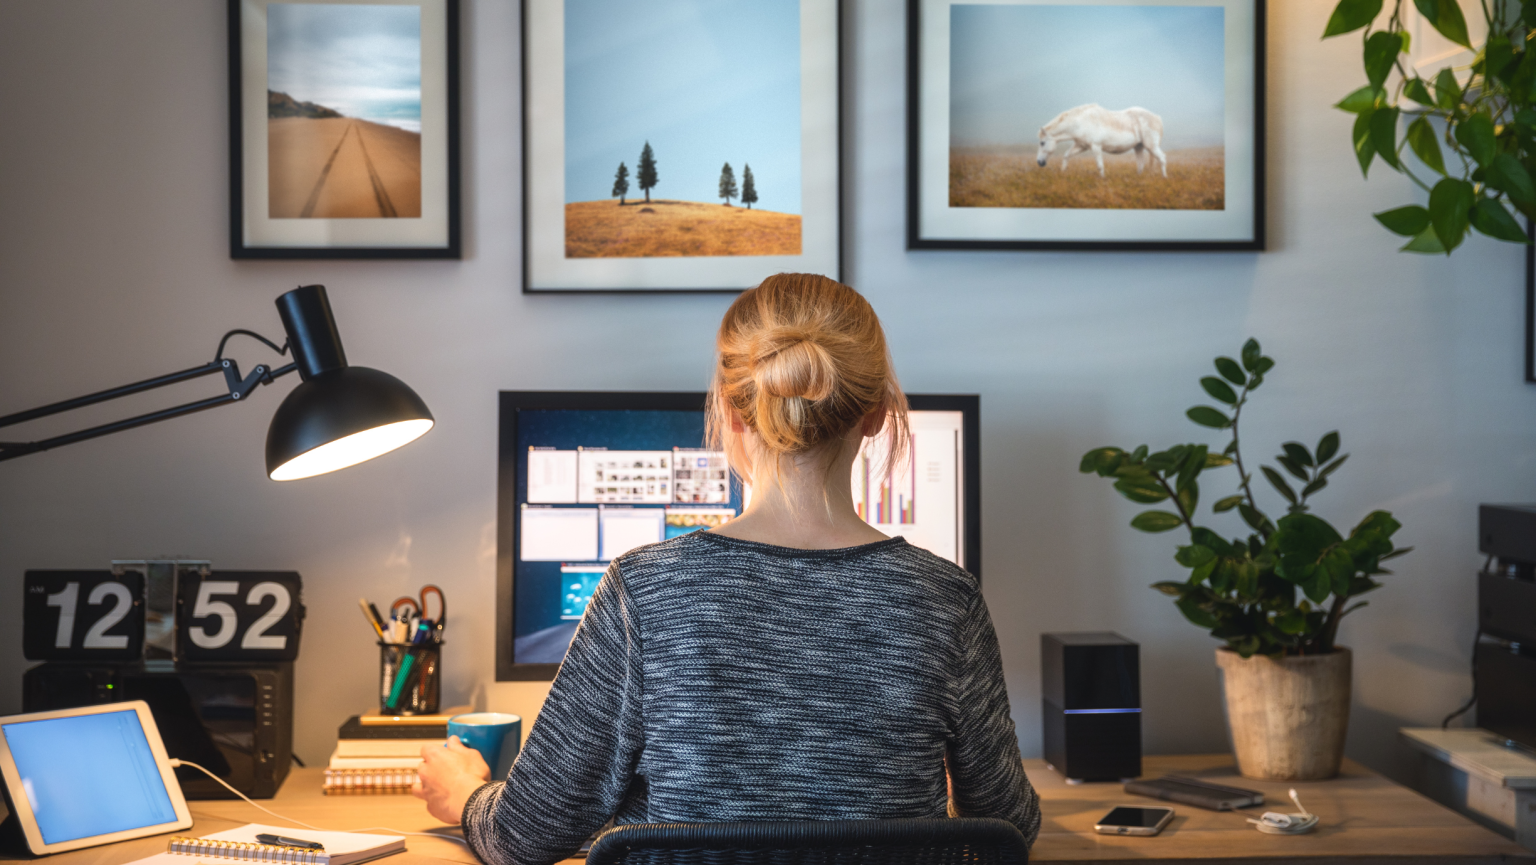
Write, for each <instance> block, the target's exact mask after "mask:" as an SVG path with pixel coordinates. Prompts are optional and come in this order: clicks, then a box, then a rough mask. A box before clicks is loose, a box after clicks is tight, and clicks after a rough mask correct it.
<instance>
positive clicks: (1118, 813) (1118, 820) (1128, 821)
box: [1099, 807, 1170, 829]
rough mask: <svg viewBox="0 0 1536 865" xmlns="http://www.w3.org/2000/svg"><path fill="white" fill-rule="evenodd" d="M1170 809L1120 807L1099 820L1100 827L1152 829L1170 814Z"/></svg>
mask: <svg viewBox="0 0 1536 865" xmlns="http://www.w3.org/2000/svg"><path fill="white" fill-rule="evenodd" d="M1169 810H1170V809H1168V808H1126V807H1120V808H1116V809H1114V810H1113V811H1110V812H1109V813H1108V814H1105V815H1104V817H1103V819H1101V820H1099V825H1100V826H1130V827H1133V828H1135V827H1140V828H1146V829H1151V828H1153V827H1155V826H1157V824H1158V822H1159V821H1161V820H1162V819H1163V816H1164V815H1165V814H1167V813H1168V811H1169Z"/></svg>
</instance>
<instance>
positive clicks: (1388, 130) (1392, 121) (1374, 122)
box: [1362, 34, 1402, 169]
mask: <svg viewBox="0 0 1536 865" xmlns="http://www.w3.org/2000/svg"><path fill="white" fill-rule="evenodd" d="M1377 35H1381V34H1377ZM1397 115H1398V110H1397V107H1396V106H1392V107H1388V108H1378V109H1376V111H1375V112H1373V113H1372V114H1371V120H1370V123H1371V144H1372V146H1374V147H1375V148H1376V152H1377V153H1379V154H1381V158H1382V161H1384V162H1386V163H1387V164H1388V165H1390V166H1392V167H1393V168H1399V169H1400V168H1401V167H1402V166H1401V165H1400V164H1398V161H1397ZM1362 116H1363V115H1362Z"/></svg>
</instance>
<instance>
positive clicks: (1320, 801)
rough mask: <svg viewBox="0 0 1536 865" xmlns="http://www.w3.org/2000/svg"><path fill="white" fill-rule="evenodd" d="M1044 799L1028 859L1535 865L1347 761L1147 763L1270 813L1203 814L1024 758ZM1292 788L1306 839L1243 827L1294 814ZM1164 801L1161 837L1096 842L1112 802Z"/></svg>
mask: <svg viewBox="0 0 1536 865" xmlns="http://www.w3.org/2000/svg"><path fill="white" fill-rule="evenodd" d="M1024 767H1025V769H1026V770H1027V771H1028V773H1029V779H1030V781H1032V782H1033V783H1034V785H1035V789H1036V790H1038V791H1039V792H1040V799H1041V810H1042V811H1043V812H1044V814H1045V821H1044V823H1043V824H1042V825H1041V827H1040V837H1039V839H1038V840H1037V841H1036V842H1035V847H1034V849H1033V850H1032V851H1030V861H1031V862H1123V861H1130V860H1138V859H1156V860H1158V861H1159V862H1169V863H1199V865H1223V863H1229V862H1236V861H1242V860H1248V859H1257V860H1260V861H1261V862H1263V863H1265V865H1280V863H1291V862H1295V863H1313V865H1321V863H1325V862H1326V863H1329V865H1337V863H1345V862H1349V863H1360V865H1386V863H1392V865H1399V863H1402V865H1407V863H1423V865H1429V863H1458V865H1471V863H1479V865H1484V863H1494V862H1509V861H1517V862H1525V863H1531V862H1536V859H1533V858H1532V854H1531V853H1530V852H1529V851H1527V850H1525V849H1524V848H1522V847H1519V846H1516V845H1515V844H1514V842H1512V841H1508V840H1506V839H1504V838H1503V837H1501V836H1499V835H1496V834H1494V833H1493V832H1490V831H1488V830H1487V829H1484V828H1483V827H1481V826H1478V825H1477V824H1475V823H1473V822H1472V821H1470V820H1468V819H1467V818H1465V817H1463V816H1461V815H1460V814H1457V813H1456V812H1454V811H1451V810H1450V809H1448V808H1445V807H1443V806H1441V805H1438V804H1436V803H1435V802H1432V801H1430V800H1429V799H1427V798H1425V797H1424V796H1421V795H1419V794H1418V793H1415V792H1413V791H1412V790H1409V789H1408V788H1406V787H1402V786H1399V785H1398V784H1394V783H1393V782H1391V781H1389V780H1387V779H1386V778H1383V777H1382V776H1380V775H1377V774H1376V773H1374V772H1372V771H1370V770H1369V769H1366V768H1365V767H1363V766H1361V765H1359V764H1358V763H1355V762H1353V761H1350V760H1345V761H1344V771H1343V772H1342V773H1341V774H1340V776H1339V777H1338V778H1335V779H1333V780H1331V781H1313V782H1309V783H1287V782H1284V781H1253V780H1249V779H1247V778H1243V777H1242V776H1240V775H1238V774H1237V769H1236V766H1235V765H1234V764H1233V762H1232V757H1231V755H1230V754H1204V755H1199V756H1185V757H1147V758H1145V759H1144V760H1143V761H1142V771H1143V772H1145V773H1146V777H1149V778H1155V777H1158V776H1160V775H1170V774H1179V775H1192V776H1194V777H1198V778H1205V779H1208V780H1211V781H1213V782H1215V783H1218V784H1227V785H1230V786H1234V787H1245V788H1247V789H1250V790H1260V791H1262V792H1263V793H1264V798H1265V806H1264V807H1262V808H1247V809H1244V810H1243V811H1235V812H1234V811H1206V810H1204V809H1201V808H1194V807H1191V806H1188V805H1180V804H1178V803H1175V802H1167V803H1158V802H1157V801H1156V800H1153V799H1147V798H1144V797H1140V796H1129V795H1127V794H1126V793H1125V791H1124V790H1123V789H1122V788H1121V785H1119V784H1081V785H1078V786H1071V785H1069V784H1067V783H1066V781H1064V780H1063V779H1062V777H1061V776H1060V775H1058V774H1057V773H1056V772H1055V771H1053V770H1051V769H1049V768H1047V767H1046V765H1045V763H1044V762H1043V761H1040V760H1025V761H1024ZM1291 787H1295V788H1296V793H1297V795H1299V796H1300V797H1301V802H1302V804H1303V805H1306V806H1307V810H1308V811H1311V812H1312V813H1314V814H1317V815H1318V816H1320V817H1321V818H1322V822H1321V823H1320V824H1319V825H1318V828H1317V830H1316V831H1314V832H1312V833H1311V834H1308V835H1290V836H1287V835H1265V834H1262V833H1260V832H1259V831H1257V830H1256V829H1254V827H1253V825H1252V824H1251V823H1249V822H1248V821H1247V818H1249V817H1257V816H1258V815H1259V814H1260V813H1263V812H1264V811H1265V810H1271V811H1281V812H1291V811H1295V810H1296V807H1295V806H1294V805H1292V804H1291V800H1290V798H1289V797H1288V796H1287V795H1286V791H1287V790H1288V789H1290V788H1291ZM1127 804H1134V805H1157V804H1166V805H1169V806H1170V807H1172V808H1173V809H1174V811H1175V812H1176V813H1175V816H1174V818H1173V822H1172V823H1171V824H1169V826H1168V828H1167V829H1164V830H1163V833H1162V834H1161V835H1158V836H1157V837H1155V838H1135V837H1129V836H1127V837H1120V836H1114V835H1099V834H1097V833H1095V832H1094V831H1093V824H1094V823H1095V822H1096V821H1097V820H1098V818H1100V817H1102V816H1104V814H1105V813H1106V812H1108V811H1109V809H1110V808H1111V807H1113V806H1114V805H1127Z"/></svg>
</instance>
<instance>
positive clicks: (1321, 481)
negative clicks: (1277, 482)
mask: <svg viewBox="0 0 1536 865" xmlns="http://www.w3.org/2000/svg"><path fill="white" fill-rule="evenodd" d="M1326 486H1328V479H1327V478H1318V479H1317V480H1315V481H1312V482H1311V483H1309V484H1307V485H1306V486H1304V487H1302V488H1301V497H1302V498H1306V497H1307V496H1310V495H1312V494H1313V493H1315V492H1317V491H1318V490H1320V489H1322V488H1323V487H1326Z"/></svg>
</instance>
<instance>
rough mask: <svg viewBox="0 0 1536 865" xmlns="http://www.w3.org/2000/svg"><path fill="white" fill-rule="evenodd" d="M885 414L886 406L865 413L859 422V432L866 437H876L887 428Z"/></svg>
mask: <svg viewBox="0 0 1536 865" xmlns="http://www.w3.org/2000/svg"><path fill="white" fill-rule="evenodd" d="M885 415H886V413H885V407H884V406H881V407H880V408H877V409H875V410H874V411H872V412H870V413H869V414H867V415H865V416H864V420H863V421H862V422H861V423H860V424H859V432H861V433H863V434H864V437H865V438H874V437H875V436H877V435H879V434H880V431H881V430H882V429H885Z"/></svg>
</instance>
